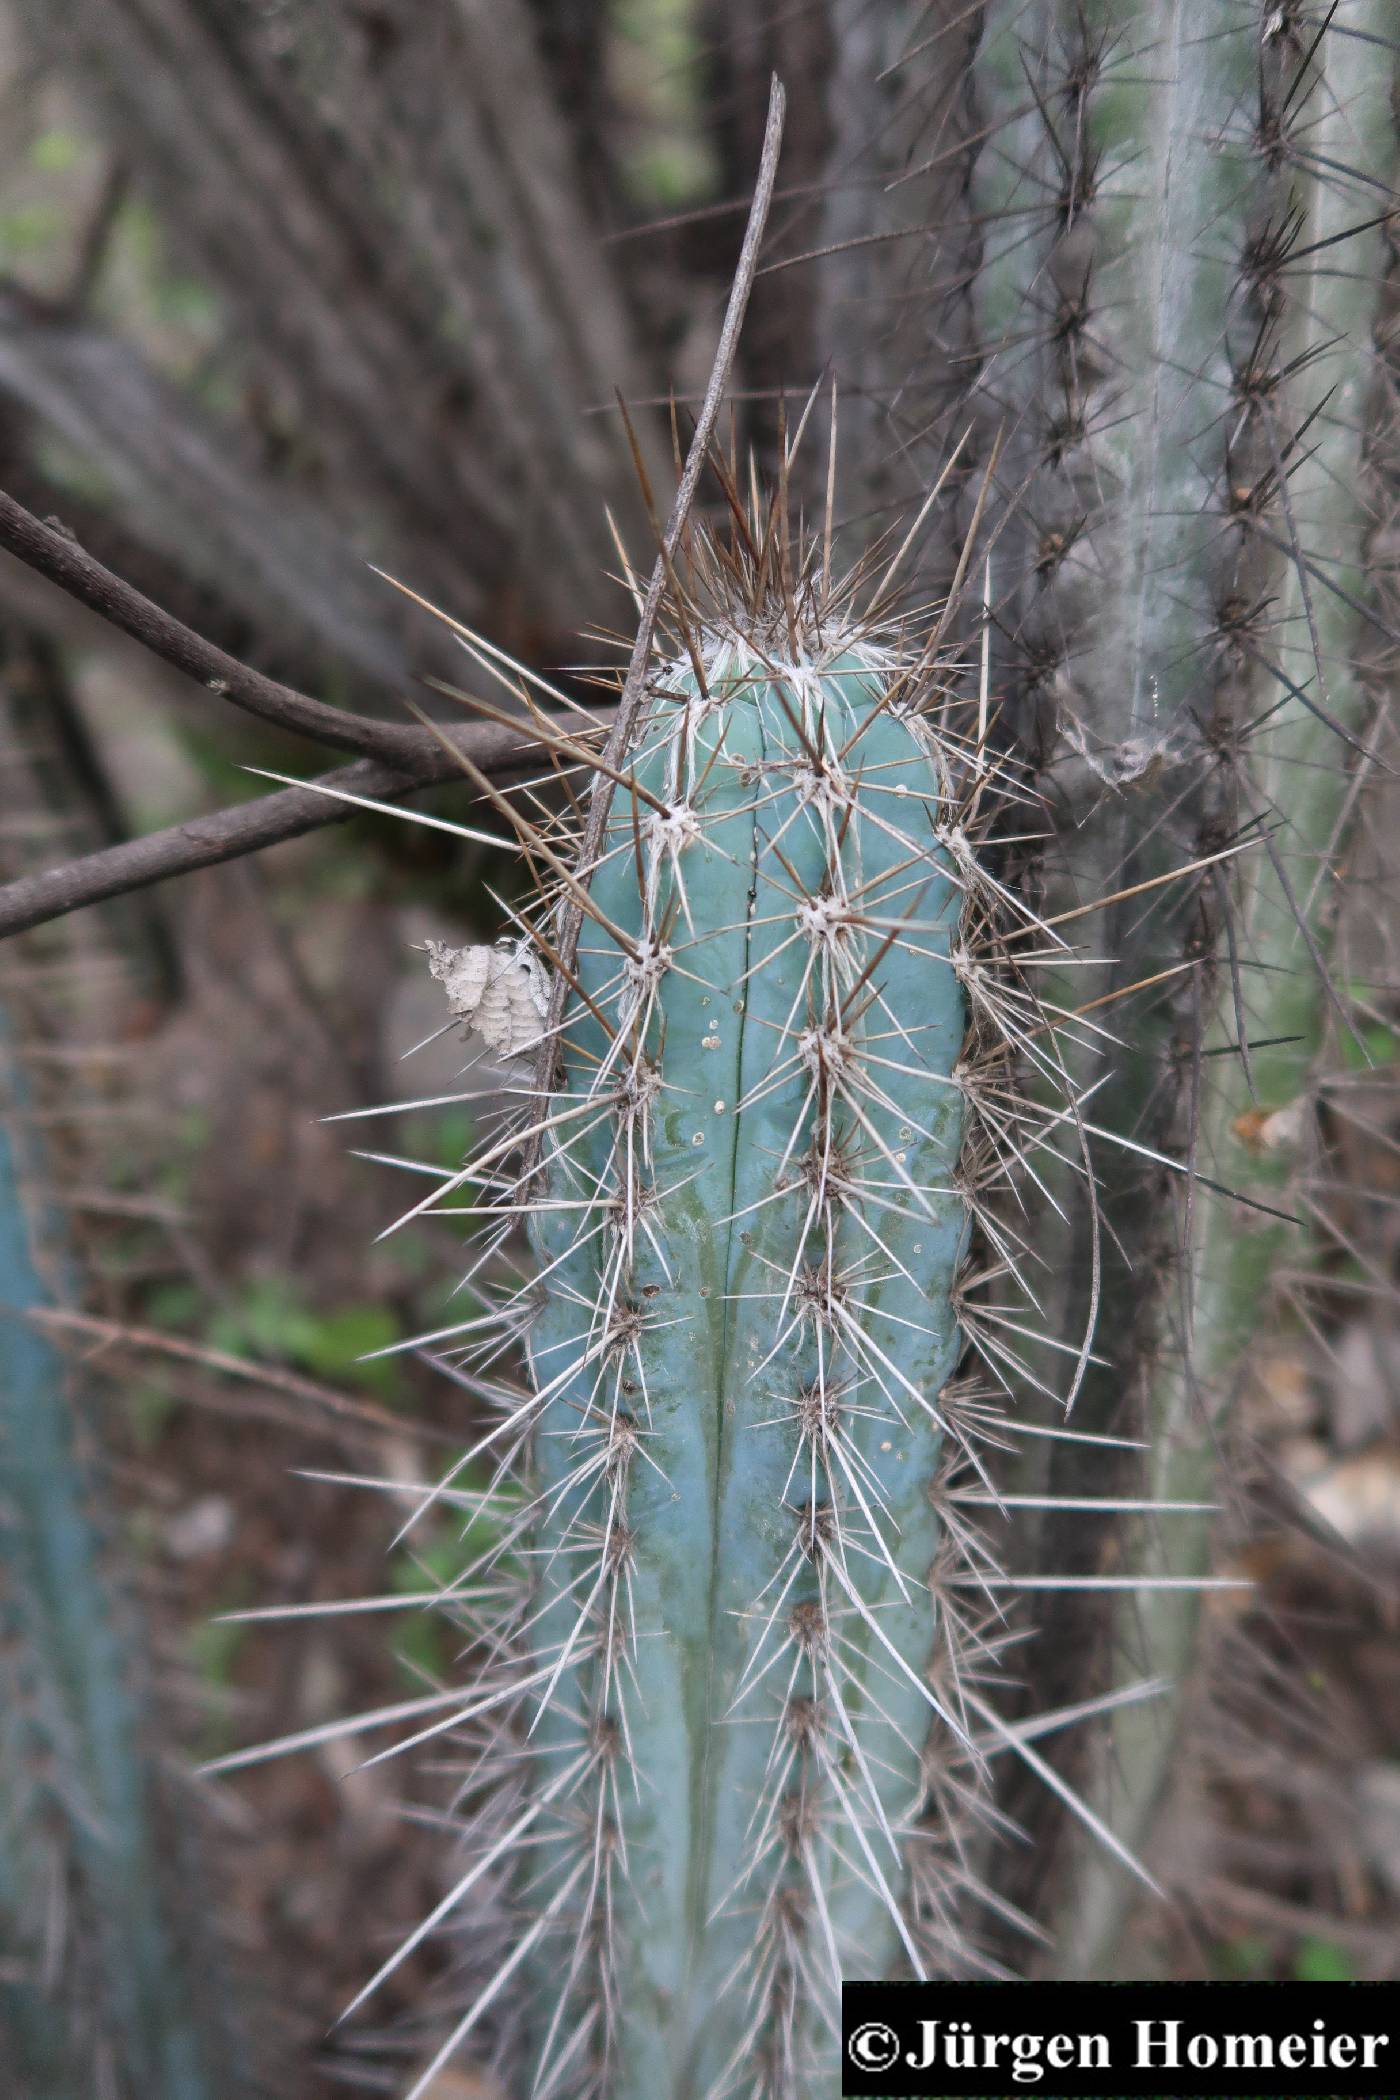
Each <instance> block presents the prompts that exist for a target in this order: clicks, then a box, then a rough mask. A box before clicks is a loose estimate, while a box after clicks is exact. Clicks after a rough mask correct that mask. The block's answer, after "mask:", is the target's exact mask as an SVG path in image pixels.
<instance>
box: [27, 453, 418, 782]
mask: <svg viewBox="0 0 1400 2100" xmlns="http://www.w3.org/2000/svg"><path fill="white" fill-rule="evenodd" d="M0 547H3V548H4V549H6V551H7V552H8V553H10V554H13V555H14V556H15V557H16V559H17V560H19V561H22V562H23V563H24V564H25V566H26V568H30V569H33V570H35V571H36V572H37V574H39V575H40V576H46V577H47V578H48V580H49V581H50V583H56V584H57V585H58V586H59V588H60V589H61V590H65V591H67V593H68V595H69V597H70V598H76V599H77V600H78V602H79V604H81V605H86V606H88V607H89V608H90V609H91V610H92V611H93V612H95V613H99V614H100V615H101V616H102V618H103V619H104V620H108V621H110V622H111V624H112V626H113V627H120V628H121V630H122V631H123V633H125V634H129V635H132V636H134V638H135V639H136V640H137V641H138V642H142V643H144V644H145V646H146V648H148V649H149V650H151V651H152V653H153V654H154V655H156V656H159V657H161V658H163V659H164V661H165V662H166V663H168V664H173V665H174V666H175V669H176V670H177V671H183V672H184V673H185V674H186V676H187V677H190V678H193V679H196V680H197V681H198V683H199V684H200V685H202V686H204V687H205V688H206V689H207V690H208V691H209V692H211V693H217V694H218V696H219V698H220V699H221V700H230V701H232V703H233V705H234V706H235V707H241V708H243V709H244V710H245V712H246V713H248V714H250V715H257V716H258V717H259V719H260V720H261V721H264V722H273V723H275V724H276V726H277V727H278V728H279V729H290V730H294V731H295V732H296V733H297V734H298V735H300V736H309V737H314V738H315V739H316V741H317V742H318V743H321V744H329V745H330V746H331V748H332V750H336V751H358V752H361V753H362V754H363V755H364V756H365V757H366V758H379V759H383V760H384V761H385V762H386V763H389V764H394V763H404V762H407V763H409V764H412V762H413V757H414V755H415V753H416V750H417V743H418V739H419V737H420V734H421V732H419V731H417V730H413V729H409V728H406V727H405V726H404V725H403V724H401V723H398V722H375V721H371V720H369V719H368V718H367V717H363V716H360V715H352V714H347V713H346V712H345V711H344V709H342V708H339V707H328V706H327V705H326V703H325V701H323V700H313V699H311V698H310V697H309V695H308V694H306V693H299V692H297V691H296V690H295V689H294V688H293V687H292V686H289V685H279V684H278V682H277V680H276V679H275V678H264V676H263V675H262V673H261V671H255V670H253V669H252V668H251V666H249V665H248V664H242V663H239V661H238V659H237V657H233V656H227V655H225V653H224V651H223V650H222V649H218V648H216V647H215V645H214V644H213V642H206V641H205V639H204V637H203V635H199V634H196V633H195V632H194V630H193V628H190V627H186V626H185V625H184V624H183V622H182V621H180V620H177V619H175V618H174V616H173V615H172V614H170V613H167V612H162V610H161V608H160V607H159V606H158V605H154V604H153V603H152V602H151V600H150V599H149V598H146V597H143V596H142V594H141V592H140V591H138V590H135V589H133V587H132V586H131V585H130V584H129V583H123V582H122V580H121V578H120V577H119V576H114V575H113V574H112V572H111V570H110V569H105V568H104V567H103V566H102V563H101V562H100V561H96V560H94V558H93V556H92V555H90V554H88V553H86V552H85V551H84V550H83V548H81V547H80V546H79V545H78V543H77V541H76V540H73V539H70V538H69V537H68V535H67V534H66V533H63V532H60V531H57V530H56V529H55V528H54V527H53V526H52V525H44V524H41V523H40V521H39V519H38V518H36V517H33V516H31V514H30V513H29V512H28V511H27V510H25V508H24V506H23V505H22V504H19V503H16V502H15V500H14V497H13V496H7V495H5V494H3V492H0Z"/></svg>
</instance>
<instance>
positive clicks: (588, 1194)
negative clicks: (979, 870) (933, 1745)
mask: <svg viewBox="0 0 1400 2100" xmlns="http://www.w3.org/2000/svg"><path fill="white" fill-rule="evenodd" d="M813 653H814V655H815V654H816V652H815V651H814V652H813ZM894 671H895V667H894V666H893V665H892V664H891V663H889V662H886V661H885V660H884V659H882V657H881V655H880V653H879V652H878V651H876V650H873V649H866V650H861V649H859V648H854V647H853V648H851V649H849V650H847V651H846V652H844V653H841V654H835V653H833V655H832V656H831V657H830V658H829V659H828V660H827V661H826V662H824V663H823V662H822V661H821V660H820V658H819V657H818V659H817V661H816V662H814V663H802V662H799V663H797V664H791V665H784V666H782V667H780V668H779V667H775V666H773V665H771V664H770V663H767V662H765V661H762V660H760V658H759V656H758V655H757V654H755V653H754V652H752V651H747V650H745V649H744V647H743V646H742V645H741V644H739V643H737V642H735V641H733V640H732V639H731V640H728V641H725V640H722V639H716V640H713V641H711V642H709V643H707V646H706V655H705V690H704V692H703V693H702V692H701V690H700V689H699V687H698V685H697V683H696V680H695V678H694V677H693V675H691V674H689V673H687V674H686V675H685V676H680V675H679V674H677V675H676V676H675V677H673V678H671V679H669V680H667V681H665V687H666V689H665V690H663V691H662V693H661V694H660V696H659V697H658V698H657V700H656V702H655V704H654V706H653V711H652V714H651V718H650V721H649V723H648V726H647V729H646V731H645V734H644V736H643V738H642V740H641V743H640V745H639V748H638V750H637V751H636V753H635V754H634V756H633V758H632V760H631V774H632V778H633V780H634V782H635V790H623V789H620V790H619V791H618V794H617V797H616V800H615V804H614V807H613V810H612V814H611V818H610V824H609V832H608V838H607V845H606V850H605V855H604V858H603V861H602V864H601V865H600V867H599V868H598V870H597V871H596V872H595V874H594V876H593V879H592V883H591V903H592V907H593V911H594V913H595V914H596V917H595V918H594V919H593V920H592V921H591V922H590V923H589V924H587V925H586V926H585V930H584V936H583V940H582V943H581V948H580V960H579V981H580V990H581V993H582V995H583V996H579V997H575V999H574V1001H573V1004H572V1008H571V1010H570V1012H569V1014H568V1015H567V1017H566V1025H565V1049H564V1053H563V1066H562V1073H561V1077H560V1082H559V1090H558V1092H557V1094H556V1096H555V1097H554V1100H553V1102H552V1109H553V1112H554V1114H555V1115H556V1116H557V1118H558V1121H557V1122H556V1125H555V1130H554V1141H553V1145H552V1149H550V1150H549V1151H548V1154H547V1157H546V1160H545V1162H544V1166H543V1169H542V1175H541V1182H542V1186H541V1188H540V1189H539V1191H538V1193H537V1196H536V1200H535V1204H534V1210H533V1232H534V1237H535V1241H536V1245H537V1249H538V1252H539V1254H540V1256H541V1259H542V1265H543V1269H544V1283H543V1299H542V1305H541V1309H540V1311H539V1313H538V1316H537V1318H536V1321H535V1324H534V1326H533V1329H532V1333H531V1338H530V1351H531V1361H532V1370H533V1376H534V1380H535V1386H536V1391H537V1393H538V1394H539V1396H540V1400H539V1408H538V1419H537V1423H536V1428H535V1466H536V1476H537V1479H536V1487H537V1493H538V1496H539V1505H538V1506H539V1510H540V1517H541V1521H540V1527H539V1533H538V1536H537V1538H536V1541H535V1554H536V1566H537V1569H538V1577H539V1586H540V1596H539V1607H538V1608H539V1616H538V1617H537V1619H536V1621H535V1625H534V1629H533V1646H534V1653H535V1659H536V1667H537V1668H540V1669H544V1670H546V1671H548V1672H549V1676H548V1678H547V1680H546V1684H545V1693H546V1696H545V1697H544V1698H543V1700H542V1701H541V1706H542V1711H541V1712H540V1714H539V1715H538V1716H537V1718H536V1722H535V1726H534V1730H533V1738H532V1739H533V1742H534V1743H535V1745H536V1746H537V1747H538V1748H540V1749H541V1750H542V1751H543V1753H544V1767H543V1768H544V1770H545V1771H547V1772H548V1773H550V1774H552V1775H554V1776H556V1777H557V1776H558V1775H560V1774H562V1773H564V1772H565V1771H566V1769H569V1768H570V1767H572V1768H574V1769H577V1768H578V1767H579V1766H580V1764H581V1762H582V1765H583V1775H584V1776H582V1777H580V1778H579V1779H578V1780H577V1782H576V1783H575V1782H574V1780H573V1779H572V1777H571V1779H570V1782H569V1785H568V1788H567V1791H566V1792H565V1793H564V1794H562V1795H561V1802H562V1805H563V1807H564V1814H563V1816H562V1817H561V1818H560V1819H559V1820H558V1822H557V1823H556V1826H555V1828H554V1830H553V1832H552V1834H551V1836H550V1837H549V1838H548V1840H547V1841H546V1842H545V1843H544V1844H543V1845H542V1847H541V1859H540V1864H539V1869H538V1873H537V1875H536V1877H535V1879H536V1884H537V1885H536V1888H535V1894H536V1896H537V1898H542V1900H543V1901H544V1902H545V1904H546V1905H548V1903H549V1901H550V1900H551V1898H553V1899H555V1900H557V1901H558V1903H559V1909H558V1927H559V1929H558V1931H557V1932H552V1933H551V1934H550V1935H549V1936H548V1938H547V1939H545V1940H544V1941H542V1943H541V1944H542V1946H546V1947H548V1948H549V1950H550V1951H549V1953H548V1955H547V1958H545V1959H543V1960H541V1961H540V1962H539V1963H537V1990H538V1994H539V1997H540V2001H541V2003H542V2005H544V2006H546V2007H547V2008H548V2007H549V2006H550V2005H551V2004H552V2002H553V2001H555V2000H559V1999H560V1998H561V1992H562V2004H561V2005H560V2009H559V2011H558V2017H557V2021H554V2019H553V2014H552V2013H550V2014H548V2016H547V2018H546V2021H545V2024H546V2026H547V2027H548V2028H549V2032H548V2034H547V2039H546V2042H545V2045H544V2053H545V2055H546V2056H548V2055H550V2054H553V2055H562V2054H563V2052H565V2051H566V2050H568V2049H569V2047H570V2046H576V2047H577V2048H579V2049H580V2050H581V2051H582V2050H589V2051H592V2052H594V2054H595V2056H597V2055H599V2054H602V2055H605V2056H606V2058H607V2060H608V2063H609V2066H610V2072H609V2076H610V2081H611V2082H610V2083H609V2086H608V2090H609V2092H610V2094H612V2095H614V2096H616V2100H631V2096H633V2095H635V2096H637V2100H642V2096H643V2095H645V2096H646V2100H700V2096H702V2095H703V2094H705V2093H707V2092H709V2091H710V2090H711V2089H712V2088H717V2087H718V2086H719V2085H721V2084H722V2083H723V2082H724V2080H725V2078H726V2077H727V2076H733V2075H735V2074H737V2073H739V2072H741V2071H742V2072H744V2073H745V2074H746V2076H747V2079H748V2081H749V2083H750V2084H752V2083H753V2082H754V2080H755V2079H756V2080H757V2081H758V2089H759V2090H763V2091H769V2092H772V2093H773V2094H775V2095H792V2094H795V2093H797V2092H798V2091H800V2090H804V2089H809V2088H810V2080H811V2079H812V2078H813V2077H819V2076H822V2075H829V2074H830V2070H831V2065H832V2063H833V2061H834V2057H833V2055H832V2049H831V2042H830V2028H831V2024H832V2022H833V2021H834V2019H835V2015H836V2012H837V2008H838V1983H839V1976H840V1973H841V1972H842V1971H843V1970H845V1971H847V1972H848V1973H862V1974H885V1973H888V1972H890V1971H891V1970H892V1969H893V1968H895V1967H897V1966H899V1965H901V1964H902V1965H905V1966H916V1965H917V1958H918V1957H917V1950H916V1947H915V1943H914V1938H913V1935H912V1933H911V1930H910V1927H909V1925H908V1923H907V1922H906V1914H907V1911H908V1908H909V1904H908V1895H907V1888H906V1872H907V1870H906V1865H905V1861H904V1857H903V1842H902V1841H903V1838H904V1836H905V1834H906V1833H907V1830H908V1827H909V1823H910V1819H911V1817H912V1816H913V1814H914V1813H915V1812H916V1810H917V1808H918V1805H919V1801H920V1796H921V1751H922V1748H923V1745H924V1744H925V1742H926V1740H927V1738H928V1736H929V1732H930V1727H931V1725H933V1724H935V1723H936V1722H937V1721H938V1718H939V1716H938V1713H937V1709H936V1703H935V1700H934V1696H933V1694H932V1693H931V1692H930V1690H929V1686H928V1682H927V1675H926V1673H927V1669H928V1665H929V1662H930V1658H931V1656H932V1654H933V1651H934V1649H935V1645H936V1642H937V1640H938V1637H939V1613H938V1605H937V1601H936V1599H935V1598H934V1597H933V1596H932V1595H931V1591H930V1572H931V1569H932V1566H933V1562H934V1559H935V1555H936V1552H937V1549H938V1544H939V1527H938V1522H937V1519H936V1517H935V1513H934V1509H933V1507H932V1505H931V1501H930V1490H931V1487H932V1485H933V1483H934V1481H935V1479H936V1476H937V1473H938V1468H939V1464H940V1459H941V1457H942V1455H943V1443H944V1424H943V1422H942V1419H941V1417H940V1415H939V1411H938V1396H939V1393H940V1390H941V1388H942V1386H943V1385H944V1383H945V1381H946V1380H947V1379H948V1377H949V1375H950V1374H951V1372H952V1371H953V1369H954V1367H955V1364H956V1361H957V1358H958V1354H959V1350H960V1346H961V1343H960V1334H959V1329H958V1324H957V1319H956V1316H955V1312H954V1306H953V1290H954V1283H955V1279H956V1275H957V1271H958V1267H959V1263H960V1261H961V1258H962V1254H963V1251H964V1246H965V1240H966V1231H967V1208H966V1204H965V1201H964V1198H963V1196H962V1194H961V1192H960V1190H959V1187H958V1181H957V1164H958V1157H959V1151H960V1146H961V1138H962V1127H963V1095H962V1091H961V1087H960V1082H959V1075H958V1071H957V1067H958V1062H959V1058H960V1056H961V1053H962V1051H963V1047H964V1039H965V1035H966V1029H967V1012H966V1001H965V995H964V990H963V986H962V984H961V982H960V980H959V975H958V967H957V963H958V957H957V950H956V942H957V934H958V926H959V919H960V911H961V893H960V890H959V888H958V885H957V881H956V879H955V869H954V863H953V861H952V859H951V858H950V856H949V854H948V852H947V850H946V847H945V845H944V843H942V840H943V838H944V837H945V836H946V832H947V828H948V827H950V826H953V825H955V823H956V814H957V813H956V807H955V798H954V790H953V787H952V784H951V781H950V779H949V777H948V773H947V770H946V767H945V764H944V761H943V759H942V758H941V756H940V754H939V751H938V748H937V743H936V739H935V738H934V737H933V736H932V735H931V734H930V732H929V730H928V728H927V727H926V726H925V725H924V724H923V723H921V722H920V721H918V720H917V719H915V718H913V717H911V716H909V715H907V714H902V713H900V712H899V711H897V710H896V708H895V707H893V706H891V705H889V704H888V701H889V694H890V687H891V680H892V678H893V676H894ZM556 1668H557V1676H556V1675H555V1674H554V1672H555V1669H556ZM941 1725H943V1726H945V1727H953V1728H954V1729H956V1727H957V1723H956V1719H955V1717H944V1718H943V1720H942V1724H941ZM583 1861H586V1862H587V1864H586V1866H583V1867H582V1869H581V1864H580V1863H581V1862H583ZM571 1876H572V1877H575V1878H574V1880H573V1882H572V1884H571V1885H570V1888H569V1893H568V1896H567V1898H565V1897H564V1896H563V1894H562V1892H563V1890H564V1888H565V1884H566V1883H568V1882H569V1881H570V1877H571ZM571 1964H572V1965H573V1967H572V1970H571ZM551 2021H553V2024H552V2025H551V2024H550V2023H551ZM585 2030H586V2031H585Z"/></svg>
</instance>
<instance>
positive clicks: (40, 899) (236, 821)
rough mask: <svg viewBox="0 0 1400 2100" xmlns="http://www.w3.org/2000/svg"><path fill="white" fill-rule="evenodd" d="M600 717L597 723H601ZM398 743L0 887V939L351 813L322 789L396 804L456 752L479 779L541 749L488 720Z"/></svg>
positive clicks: (458, 771)
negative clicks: (403, 757)
mask: <svg viewBox="0 0 1400 2100" xmlns="http://www.w3.org/2000/svg"><path fill="white" fill-rule="evenodd" d="M606 719H607V718H606V716H602V717H600V726H602V724H603V723H605V722H606ZM576 734H577V731H576V730H575V735H576ZM405 736H406V737H409V736H411V737H412V738H413V739H415V740H416V748H413V749H412V750H411V752H410V757H411V763H409V764H405V765H400V766H386V765H381V764H380V763H379V762H378V760H376V759H360V760H359V761H358V762H357V763H356V764H355V765H353V766H342V767H340V768H339V769H338V770H337V771H336V772H334V773H324V774H322V775H321V776H320V777H319V779H317V780H315V781H311V782H308V784H307V785H306V786H305V787H296V788H284V789H282V790H281V791H280V792H279V793H277V794H275V795H259V796H258V797H257V799H256V800H255V801H251V802H238V803H235V804H234V806H233V807H232V808H231V809H221V810H216V811H214V812H212V813H211V814H210V815H208V816H201V817H192V818H190V819H189V821H188V822H186V823H183V824H171V825H169V826H168V827H167V828H166V829H165V830H164V831H151V832H147V833H146V834H145V836H144V837H142V838H138V839H129V840H127V841H126V842H125V843H124V844H122V845H120V846H109V847H107V848H106V849H105V850H104V851H102V852H100V853H89V854H86V855H85V856H84V857H83V858H82V859H81V860H73V861H68V862H67V863H66V864H65V865H64V866H63V867H59V868H48V869H45V870H44V872H43V873H42V874H38V875H26V876H23V877H21V879H20V880H19V881H17V882H10V883H6V884H5V885H4V886H3V887H0V939H3V938H4V937H5V935H7V934H11V933H23V932H25V931H26V929H27V928H29V927H31V926H42V925H43V924H44V923H45V921H46V920H49V919H59V918H62V917H63V916H64V914H65V913H67V912H70V911H78V910H80V909H81V907H82V906H83V905H85V904H100V903H101V902H102V901H103V900H104V898H108V897H121V896H125V895H126V894H127V892H128V891H131V890H140V889H146V888H148V887H149V886H150V884H151V883H153V882H164V881H165V880H166V879H167V878H168V877H169V876H171V875H184V874H188V873H189V872H190V871H191V870H192V869H194V868H208V867H212V866H213V865H214V864H215V863H216V862H218V861H224V860H236V859H237V858H238V857H239V856H240V855H241V854H244V853H256V852H258V851H259V850H260V849H261V848H262V847H264V846H275V845H277V844H278V843H279V842H280V841H281V840H282V839H293V838H299V837H300V836H301V835H302V834H303V833H304V832H308V831H316V830H318V829H319V828H320V827H321V826H322V825H325V824H343V823H345V822H346V821H347V819H349V818H350V817H353V816H354V815H355V809H354V805H353V804H351V803H348V802H342V801H340V800H338V799H337V794H326V793H324V792H321V791H322V790H324V789H326V788H331V789H335V790H337V791H338V794H341V795H346V794H348V795H361V796H370V797H373V799H374V800H375V801H377V802H397V801H399V800H401V799H402V798H403V797H404V796H406V795H413V794H417V793H418V792H419V790H420V789H422V788H427V787H434V786H437V785H438V784H439V783H441V782H443V781H446V780H460V779H461V778H462V768H461V764H460V762H459V759H458V756H457V753H458V752H462V753H465V754H466V755H467V756H468V757H469V758H470V759H471V761H472V763H473V765H474V766H476V767H477V769H478V770H479V771H480V772H483V773H510V772H518V771H519V769H520V768H521V767H522V766H525V765H529V764H531V763H533V761H534V760H535V759H536V758H537V757H538V756H539V754H540V750H541V746H540V744H539V743H538V741H537V740H536V739H535V738H534V737H533V736H532V735H531V734H530V731H529V729H528V727H526V726H522V728H521V729H519V730H515V729H508V728H506V727H505V726H504V725H502V724H498V723H495V722H473V723H470V724H468V725H467V726H465V727H463V728H458V729H452V730H447V729H444V731H443V736H444V737H446V738H447V741H448V744H449V745H450V746H451V747H452V748H450V749H449V748H445V746H444V744H443V742H442V741H441V739H439V738H438V737H437V736H434V735H431V734H430V733H429V732H428V731H427V730H421V729H415V730H412V731H406V732H405Z"/></svg>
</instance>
